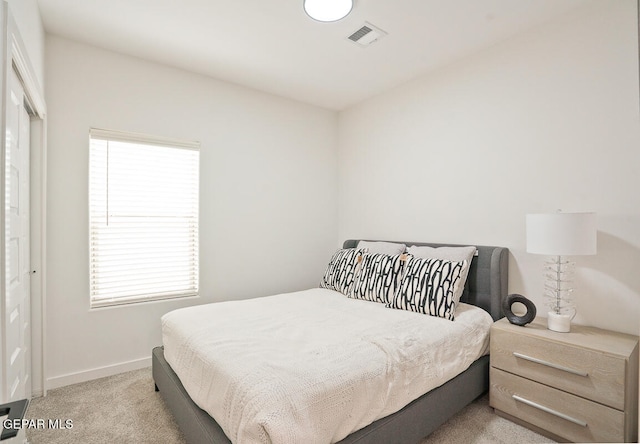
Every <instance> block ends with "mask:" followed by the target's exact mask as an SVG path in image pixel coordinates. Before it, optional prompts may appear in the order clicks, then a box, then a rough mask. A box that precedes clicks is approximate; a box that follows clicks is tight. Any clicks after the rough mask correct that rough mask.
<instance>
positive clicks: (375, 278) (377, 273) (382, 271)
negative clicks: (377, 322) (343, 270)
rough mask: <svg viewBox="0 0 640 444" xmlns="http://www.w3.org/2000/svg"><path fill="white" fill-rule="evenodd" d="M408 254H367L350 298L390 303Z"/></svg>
mask: <svg viewBox="0 0 640 444" xmlns="http://www.w3.org/2000/svg"><path fill="white" fill-rule="evenodd" d="M406 256H407V255H406V254H396V255H393V256H391V255H388V254H382V253H378V254H365V255H364V256H362V262H361V263H360V269H359V270H358V274H357V276H356V278H355V281H354V282H353V289H352V290H351V293H349V297H350V298H354V299H364V300H366V301H372V302H381V303H383V304H387V303H389V301H390V300H391V299H392V298H393V295H394V293H395V291H396V289H397V288H398V287H399V286H400V280H401V279H402V265H403V264H404V259H405V258H406Z"/></svg>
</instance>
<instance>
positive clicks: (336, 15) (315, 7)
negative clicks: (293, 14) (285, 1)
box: [304, 0, 353, 22]
mask: <svg viewBox="0 0 640 444" xmlns="http://www.w3.org/2000/svg"><path fill="white" fill-rule="evenodd" d="M351 9H353V0H304V12H306V13H307V15H308V16H309V17H311V18H312V19H314V20H317V21H319V22H335V21H338V20H340V19H343V18H345V17H346V16H347V15H349V13H350V12H351Z"/></svg>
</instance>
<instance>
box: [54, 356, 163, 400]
mask: <svg viewBox="0 0 640 444" xmlns="http://www.w3.org/2000/svg"><path fill="white" fill-rule="evenodd" d="M145 367H151V357H148V358H142V359H136V360H135V361H129V362H122V363H120V364H113V365H108V366H106V367H100V368H94V369H91V370H84V371H81V372H77V373H70V374H67V375H62V376H54V377H52V378H47V387H46V390H53V389H56V388H59V387H64V386H67V385H71V384H77V383H79V382H86V381H91V380H93V379H98V378H104V377H106V376H113V375H117V374H118V373H124V372H128V371H131V370H138V369H141V368H145ZM45 392H46V391H45Z"/></svg>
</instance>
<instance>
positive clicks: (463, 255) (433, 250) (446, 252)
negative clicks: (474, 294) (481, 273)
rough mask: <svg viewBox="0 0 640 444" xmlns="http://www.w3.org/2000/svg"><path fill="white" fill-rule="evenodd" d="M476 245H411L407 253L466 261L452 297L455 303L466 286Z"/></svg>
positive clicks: (423, 256) (421, 256)
mask: <svg viewBox="0 0 640 444" xmlns="http://www.w3.org/2000/svg"><path fill="white" fill-rule="evenodd" d="M476 250H477V249H476V247H430V246H428V245H412V246H411V247H409V248H408V249H407V253H409V254H411V255H412V256H414V257H420V258H432V259H444V260H447V261H457V262H461V261H467V264H468V266H467V268H465V270H464V271H463V272H462V275H461V276H460V285H459V286H458V287H457V290H456V293H455V294H454V295H453V297H454V298H455V300H456V304H457V303H458V302H460V298H461V297H462V293H463V292H464V289H465V287H467V275H468V274H469V268H471V260H472V259H473V256H474V255H475V254H476Z"/></svg>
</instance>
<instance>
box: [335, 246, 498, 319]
mask: <svg viewBox="0 0 640 444" xmlns="http://www.w3.org/2000/svg"><path fill="white" fill-rule="evenodd" d="M367 240H369V239H367ZM359 241H360V240H359V239H349V240H346V241H344V245H343V247H344V248H354V247H356V246H357V245H358V242H359ZM372 241H375V240H372ZM384 242H394V243H398V244H405V245H406V246H407V247H410V246H412V245H428V246H430V247H461V246H466V245H456V244H433V243H426V242H405V241H384ZM476 249H477V250H478V253H477V255H476V256H474V258H473V260H472V261H471V268H470V269H469V276H468V277H467V283H466V285H465V289H464V293H463V294H462V298H461V299H460V300H461V301H462V302H466V303H468V304H473V305H477V306H478V307H481V308H483V309H485V310H486V311H487V312H489V314H490V315H491V317H492V318H493V319H494V320H495V321H497V320H498V319H500V318H502V317H503V316H504V314H503V313H502V300H503V299H504V298H506V297H507V284H508V280H509V250H508V249H507V248H503V247H487V246H481V245H476Z"/></svg>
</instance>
